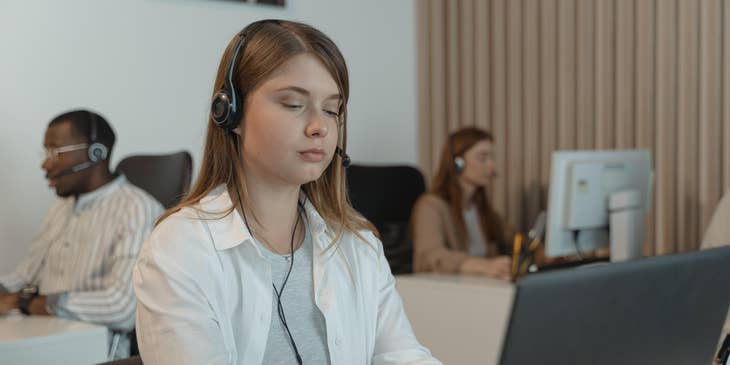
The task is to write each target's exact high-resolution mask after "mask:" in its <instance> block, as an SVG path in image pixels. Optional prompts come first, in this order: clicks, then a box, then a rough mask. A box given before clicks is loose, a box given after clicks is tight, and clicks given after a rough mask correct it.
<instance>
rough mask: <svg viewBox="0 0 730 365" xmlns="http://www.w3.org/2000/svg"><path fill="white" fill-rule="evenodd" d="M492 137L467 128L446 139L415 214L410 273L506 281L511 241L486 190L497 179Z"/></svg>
mask: <svg viewBox="0 0 730 365" xmlns="http://www.w3.org/2000/svg"><path fill="white" fill-rule="evenodd" d="M493 145H494V138H493V137H492V135H491V134H490V133H489V132H486V131H483V130H480V129H477V128H465V129H462V130H459V131H457V132H455V133H453V134H451V135H450V136H449V139H448V140H447V142H446V143H445V144H444V147H443V150H442V152H441V161H440V163H439V167H438V171H437V172H436V176H435V177H434V179H433V181H432V183H431V189H430V191H429V192H428V193H426V194H424V195H423V196H422V197H420V198H419V199H418V201H417V202H416V205H415V207H414V210H413V215H412V222H411V227H412V230H413V232H412V233H413V245H414V248H413V250H414V258H413V259H414V261H413V266H414V271H417V272H429V271H432V272H442V273H462V274H474V275H486V276H490V277H495V278H500V279H508V278H509V277H510V264H511V259H510V257H509V256H505V255H504V253H506V252H508V251H509V250H508V245H509V244H510V243H511V238H512V236H513V234H512V232H511V228H510V227H509V225H507V224H506V223H505V222H504V221H503V220H502V219H501V217H500V216H499V215H498V214H497V213H496V212H495V211H494V209H493V208H492V205H491V204H490V201H489V199H488V197H487V189H488V188H489V186H490V185H491V183H492V180H493V179H494V178H495V177H496V174H497V173H496V164H495V160H494V146H493Z"/></svg>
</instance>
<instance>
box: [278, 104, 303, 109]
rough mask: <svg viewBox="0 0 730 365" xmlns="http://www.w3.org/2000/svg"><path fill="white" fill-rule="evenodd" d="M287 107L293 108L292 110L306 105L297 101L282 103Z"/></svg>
mask: <svg viewBox="0 0 730 365" xmlns="http://www.w3.org/2000/svg"><path fill="white" fill-rule="evenodd" d="M281 105H283V106H284V107H285V108H287V109H292V110H299V109H301V108H303V107H304V105H301V104H296V103H281Z"/></svg>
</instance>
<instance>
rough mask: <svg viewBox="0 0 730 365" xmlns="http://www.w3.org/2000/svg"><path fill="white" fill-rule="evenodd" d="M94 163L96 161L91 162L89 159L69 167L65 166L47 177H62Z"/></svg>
mask: <svg viewBox="0 0 730 365" xmlns="http://www.w3.org/2000/svg"><path fill="white" fill-rule="evenodd" d="M94 165H96V163H94V162H91V161H86V162H83V163H80V164H78V165H75V166H73V167H70V168H67V169H63V170H61V171H59V172H57V173H56V174H54V175H52V176H48V178H49V179H58V178H59V177H63V176H66V175H71V174H75V173H77V172H79V171H81V170H86V169H88V168H89V167H92V166H94Z"/></svg>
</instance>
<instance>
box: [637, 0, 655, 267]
mask: <svg viewBox="0 0 730 365" xmlns="http://www.w3.org/2000/svg"><path fill="white" fill-rule="evenodd" d="M655 2H656V0H637V1H636V8H635V10H636V16H635V20H636V29H635V36H636V46H635V49H636V54H635V67H636V77H635V86H634V90H635V98H636V99H635V102H636V104H635V109H634V112H635V114H634V121H635V127H636V130H635V133H636V147H637V148H646V149H648V150H649V151H651V155H652V156H653V159H654V161H653V163H654V166H655V167H654V169H655V170H656V164H657V161H656V158H657V157H656V156H657V151H656V145H655V143H654V136H655V133H656V130H655V128H654V123H655V115H654V110H655V107H656V98H655V95H656V89H655V88H654V86H655V77H656V68H655V57H654V55H655V51H656V50H657V49H658V48H657V43H656V37H657V34H656V21H655V19H656V4H655ZM656 191H657V190H656V188H655V189H653V190H652V196H651V197H650V199H651V201H652V202H653V201H656ZM655 219H656V211H655V209H652V210H651V211H650V212H649V217H648V219H647V230H646V240H645V245H644V250H643V253H644V255H646V256H649V255H653V254H654V247H655V241H656V234H655V229H656V224H655Z"/></svg>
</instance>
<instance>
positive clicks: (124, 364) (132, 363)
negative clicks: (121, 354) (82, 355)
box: [97, 356, 143, 365]
mask: <svg viewBox="0 0 730 365" xmlns="http://www.w3.org/2000/svg"><path fill="white" fill-rule="evenodd" d="M97 365H143V364H142V358H141V357H139V356H132V357H128V358H126V359H119V360H114V361H109V362H104V363H101V364H97Z"/></svg>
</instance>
